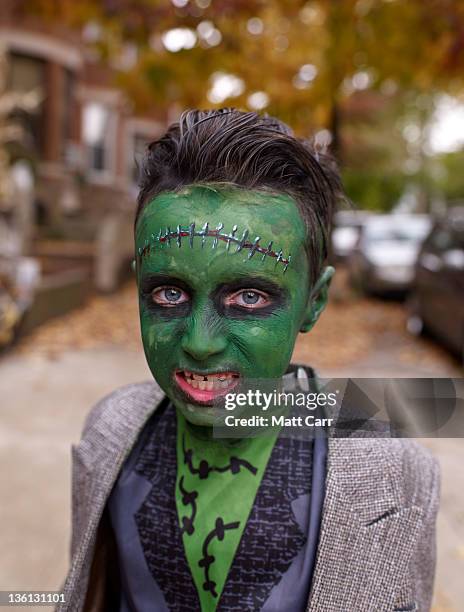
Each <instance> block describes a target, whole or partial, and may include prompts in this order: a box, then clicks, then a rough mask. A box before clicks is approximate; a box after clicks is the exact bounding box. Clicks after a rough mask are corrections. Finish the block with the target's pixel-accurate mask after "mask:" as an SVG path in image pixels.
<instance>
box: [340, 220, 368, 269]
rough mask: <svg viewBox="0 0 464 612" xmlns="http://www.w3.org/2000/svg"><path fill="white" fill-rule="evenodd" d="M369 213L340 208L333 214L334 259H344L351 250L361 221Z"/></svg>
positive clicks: (361, 223)
mask: <svg viewBox="0 0 464 612" xmlns="http://www.w3.org/2000/svg"><path fill="white" fill-rule="evenodd" d="M368 214H369V213H367V212H364V211H360V210H340V211H339V212H337V213H335V215H334V226H333V230H332V253H333V255H334V257H335V259H336V260H339V261H340V260H344V259H346V258H347V257H348V256H349V255H350V253H351V251H352V250H353V248H354V246H355V244H356V241H357V239H358V236H359V230H360V229H361V227H362V225H363V222H364V221H365V219H366V218H367V216H368Z"/></svg>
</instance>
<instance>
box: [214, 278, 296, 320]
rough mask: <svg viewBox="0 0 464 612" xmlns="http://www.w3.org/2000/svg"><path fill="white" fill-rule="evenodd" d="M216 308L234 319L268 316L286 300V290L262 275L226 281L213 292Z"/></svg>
mask: <svg viewBox="0 0 464 612" xmlns="http://www.w3.org/2000/svg"><path fill="white" fill-rule="evenodd" d="M211 297H212V299H213V302H214V304H215V306H216V310H217V311H218V312H219V313H220V314H222V315H224V316H226V317H229V318H232V319H245V318H248V317H253V318H257V317H267V316H269V315H271V314H273V313H274V312H275V311H276V310H278V309H279V308H282V306H283V305H284V304H285V302H286V292H285V291H284V289H282V288H281V287H279V286H278V285H276V284H275V283H273V282H271V281H268V280H266V279H263V278H260V277H247V278H244V279H240V280H237V281H235V282H233V283H225V284H224V285H221V287H220V288H219V289H218V290H217V291H215V292H214V293H213V294H212V296H211Z"/></svg>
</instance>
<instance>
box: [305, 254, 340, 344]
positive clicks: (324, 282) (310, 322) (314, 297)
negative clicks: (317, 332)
mask: <svg viewBox="0 0 464 612" xmlns="http://www.w3.org/2000/svg"><path fill="white" fill-rule="evenodd" d="M334 274H335V268H333V267H332V266H327V267H325V268H324V269H323V270H322V272H321V275H320V276H319V278H318V279H317V281H316V283H315V284H314V287H313V288H312V289H311V292H310V294H309V299H308V305H307V307H306V313H305V317H304V320H303V323H302V325H301V327H300V332H302V333H306V332H309V330H310V329H312V328H313V327H314V325H315V323H316V321H317V320H318V319H319V316H320V315H321V313H322V311H323V310H324V308H325V307H326V304H327V299H328V297H329V286H330V283H331V281H332V277H333V275H334Z"/></svg>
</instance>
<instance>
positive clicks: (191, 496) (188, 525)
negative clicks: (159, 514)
mask: <svg viewBox="0 0 464 612" xmlns="http://www.w3.org/2000/svg"><path fill="white" fill-rule="evenodd" d="M179 489H180V492H181V493H182V503H183V504H184V506H192V514H191V515H190V516H183V517H182V527H181V530H180V532H181V534H184V533H186V534H187V535H192V534H193V533H194V531H195V526H194V524H193V523H194V521H195V517H196V514H197V504H196V501H195V500H196V499H197V497H198V491H195V490H193V491H187V489H186V488H185V487H184V477H183V476H182V477H181V479H180V481H179Z"/></svg>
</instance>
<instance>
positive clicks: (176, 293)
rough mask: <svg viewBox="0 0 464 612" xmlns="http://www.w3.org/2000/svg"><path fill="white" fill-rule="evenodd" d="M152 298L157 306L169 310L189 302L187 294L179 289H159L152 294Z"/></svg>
mask: <svg viewBox="0 0 464 612" xmlns="http://www.w3.org/2000/svg"><path fill="white" fill-rule="evenodd" d="M151 297H152V300H153V301H154V302H155V304H159V305H160V306H166V307H167V308H170V307H173V306H178V305H179V304H184V303H185V302H188V300H189V296H188V295H187V293H186V292H185V291H183V290H182V289H179V287H157V288H156V289H154V290H153V291H152V292H151Z"/></svg>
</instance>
